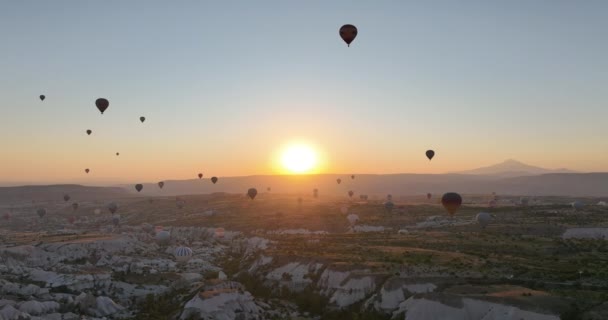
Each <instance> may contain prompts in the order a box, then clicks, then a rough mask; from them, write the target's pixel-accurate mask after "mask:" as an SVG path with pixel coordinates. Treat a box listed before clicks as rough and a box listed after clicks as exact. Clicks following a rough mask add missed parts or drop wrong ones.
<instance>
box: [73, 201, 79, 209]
mask: <svg viewBox="0 0 608 320" xmlns="http://www.w3.org/2000/svg"><path fill="white" fill-rule="evenodd" d="M72 209H74V211H76V210H78V202H74V203H72Z"/></svg>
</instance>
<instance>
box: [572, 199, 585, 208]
mask: <svg viewBox="0 0 608 320" xmlns="http://www.w3.org/2000/svg"><path fill="white" fill-rule="evenodd" d="M584 206H585V204H583V203H582V202H581V201H574V202H573V203H572V208H574V210H581V209H582V208H583V207H584Z"/></svg>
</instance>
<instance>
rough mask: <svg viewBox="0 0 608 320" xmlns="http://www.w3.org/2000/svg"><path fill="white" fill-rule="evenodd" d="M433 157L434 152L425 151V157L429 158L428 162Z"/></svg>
mask: <svg viewBox="0 0 608 320" xmlns="http://www.w3.org/2000/svg"><path fill="white" fill-rule="evenodd" d="M434 156H435V151H433V150H427V151H426V157H427V158H429V160H431V159H433V157H434Z"/></svg>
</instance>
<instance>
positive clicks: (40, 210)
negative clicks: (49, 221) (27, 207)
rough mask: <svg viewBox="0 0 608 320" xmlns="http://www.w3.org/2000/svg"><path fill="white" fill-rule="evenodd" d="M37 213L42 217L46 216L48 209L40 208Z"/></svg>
mask: <svg viewBox="0 0 608 320" xmlns="http://www.w3.org/2000/svg"><path fill="white" fill-rule="evenodd" d="M36 213H37V214H38V216H39V217H40V218H42V217H44V216H45V215H46V209H45V208H39V209H38V210H37V211H36Z"/></svg>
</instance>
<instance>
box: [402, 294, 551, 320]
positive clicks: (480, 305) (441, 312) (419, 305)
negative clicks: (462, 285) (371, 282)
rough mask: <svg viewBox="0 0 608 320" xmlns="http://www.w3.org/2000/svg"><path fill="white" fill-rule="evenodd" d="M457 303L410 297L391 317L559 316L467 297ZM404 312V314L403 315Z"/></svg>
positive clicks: (504, 319)
mask: <svg viewBox="0 0 608 320" xmlns="http://www.w3.org/2000/svg"><path fill="white" fill-rule="evenodd" d="M457 299H459V301H458V303H455V304H454V305H446V304H443V303H441V302H439V301H434V300H431V299H427V298H414V297H411V298H409V299H407V300H405V301H403V302H402V303H400V304H399V309H398V310H397V311H395V312H394V313H393V319H404V320H414V319H415V320H431V319H462V320H477V319H497V320H498V319H499V320H520V319H534V320H559V316H557V315H551V314H542V313H537V312H531V311H525V310H522V309H519V308H517V307H513V306H508V305H503V304H498V303H493V302H488V301H483V300H476V299H469V298H457ZM404 314H405V315H404Z"/></svg>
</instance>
